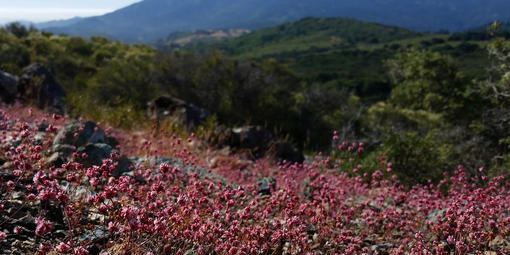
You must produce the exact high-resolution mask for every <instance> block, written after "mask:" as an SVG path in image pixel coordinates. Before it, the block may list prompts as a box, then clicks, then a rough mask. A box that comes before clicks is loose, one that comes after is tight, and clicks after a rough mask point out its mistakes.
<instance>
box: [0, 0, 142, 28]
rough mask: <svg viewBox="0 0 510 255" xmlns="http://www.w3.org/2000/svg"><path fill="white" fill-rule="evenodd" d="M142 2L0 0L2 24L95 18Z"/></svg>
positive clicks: (111, 0)
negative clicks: (16, 21) (82, 17)
mask: <svg viewBox="0 0 510 255" xmlns="http://www.w3.org/2000/svg"><path fill="white" fill-rule="evenodd" d="M139 1H140V0H0V23H5V22H10V21H15V20H21V21H34V22H40V21H48V20H55V19H68V18H72V17H76V16H94V15H100V14H104V13H107V12H111V11H114V10H116V9H119V8H121V7H124V6H127V5H130V4H132V3H135V2H139Z"/></svg>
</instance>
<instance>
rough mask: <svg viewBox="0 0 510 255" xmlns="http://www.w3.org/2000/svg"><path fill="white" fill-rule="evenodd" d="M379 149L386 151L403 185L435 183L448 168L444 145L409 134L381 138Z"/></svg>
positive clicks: (395, 134)
mask: <svg viewBox="0 0 510 255" xmlns="http://www.w3.org/2000/svg"><path fill="white" fill-rule="evenodd" d="M381 148H382V150H381V151H388V152H389V153H388V154H387V160H388V161H389V162H391V163H392V164H393V165H392V170H393V171H394V172H395V173H396V174H397V176H398V177H399V179H400V180H401V181H402V182H403V183H405V184H414V183H422V184H426V183H427V182H428V180H431V181H433V182H437V181H439V180H440V179H441V178H442V173H443V172H445V171H451V170H452V167H454V165H453V164H452V163H451V162H450V161H449V158H448V151H449V150H450V148H449V147H448V146H447V145H442V144H438V143H437V142H436V141H434V140H432V139H431V138H426V137H425V138H423V137H420V136H418V135H416V134H413V133H406V132H404V133H394V134H390V136H389V137H388V138H386V139H385V141H384V143H383V145H382V147H381Z"/></svg>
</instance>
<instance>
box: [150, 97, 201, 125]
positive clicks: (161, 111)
mask: <svg viewBox="0 0 510 255" xmlns="http://www.w3.org/2000/svg"><path fill="white" fill-rule="evenodd" d="M147 116H148V117H149V118H150V119H152V120H157V121H158V122H159V121H161V120H164V119H167V118H170V117H174V118H176V120H177V121H178V122H179V123H180V124H183V125H186V127H188V128H191V127H196V126H198V125H200V123H202V122H204V121H205V120H207V118H209V116H210V114H209V112H208V111H207V110H205V109H202V108H200V107H197V106H195V105H193V104H191V103H188V102H186V101H184V100H181V99H178V98H174V97H170V96H160V97H157V98H155V99H153V100H151V101H150V102H149V103H147Z"/></svg>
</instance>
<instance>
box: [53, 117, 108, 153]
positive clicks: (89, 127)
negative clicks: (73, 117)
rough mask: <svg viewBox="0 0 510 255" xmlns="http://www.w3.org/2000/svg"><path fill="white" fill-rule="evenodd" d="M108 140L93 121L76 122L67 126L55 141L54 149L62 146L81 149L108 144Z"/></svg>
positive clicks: (60, 131)
mask: <svg viewBox="0 0 510 255" xmlns="http://www.w3.org/2000/svg"><path fill="white" fill-rule="evenodd" d="M107 142H108V139H107V137H106V135H105V133H104V131H103V129H101V128H100V127H99V126H97V124H96V123H94V122H92V121H74V122H70V123H67V124H65V125H64V126H63V127H62V128H61V129H60V130H59V131H58V133H57V135H56V136H55V139H54V140H53V149H55V147H56V146H58V145H61V144H68V145H72V146H75V147H81V146H84V145H87V144H89V143H107Z"/></svg>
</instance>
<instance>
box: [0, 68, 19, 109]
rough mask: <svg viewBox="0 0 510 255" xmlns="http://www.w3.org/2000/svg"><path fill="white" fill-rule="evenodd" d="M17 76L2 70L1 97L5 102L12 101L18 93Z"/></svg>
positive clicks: (0, 75) (0, 79) (0, 72)
mask: <svg viewBox="0 0 510 255" xmlns="http://www.w3.org/2000/svg"><path fill="white" fill-rule="evenodd" d="M18 81H19V78H18V77H17V76H14V75H11V74H9V73H6V72H2V71H0V99H1V100H2V102H3V103H12V102H14V99H15V98H16V94H17V93H18Z"/></svg>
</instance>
